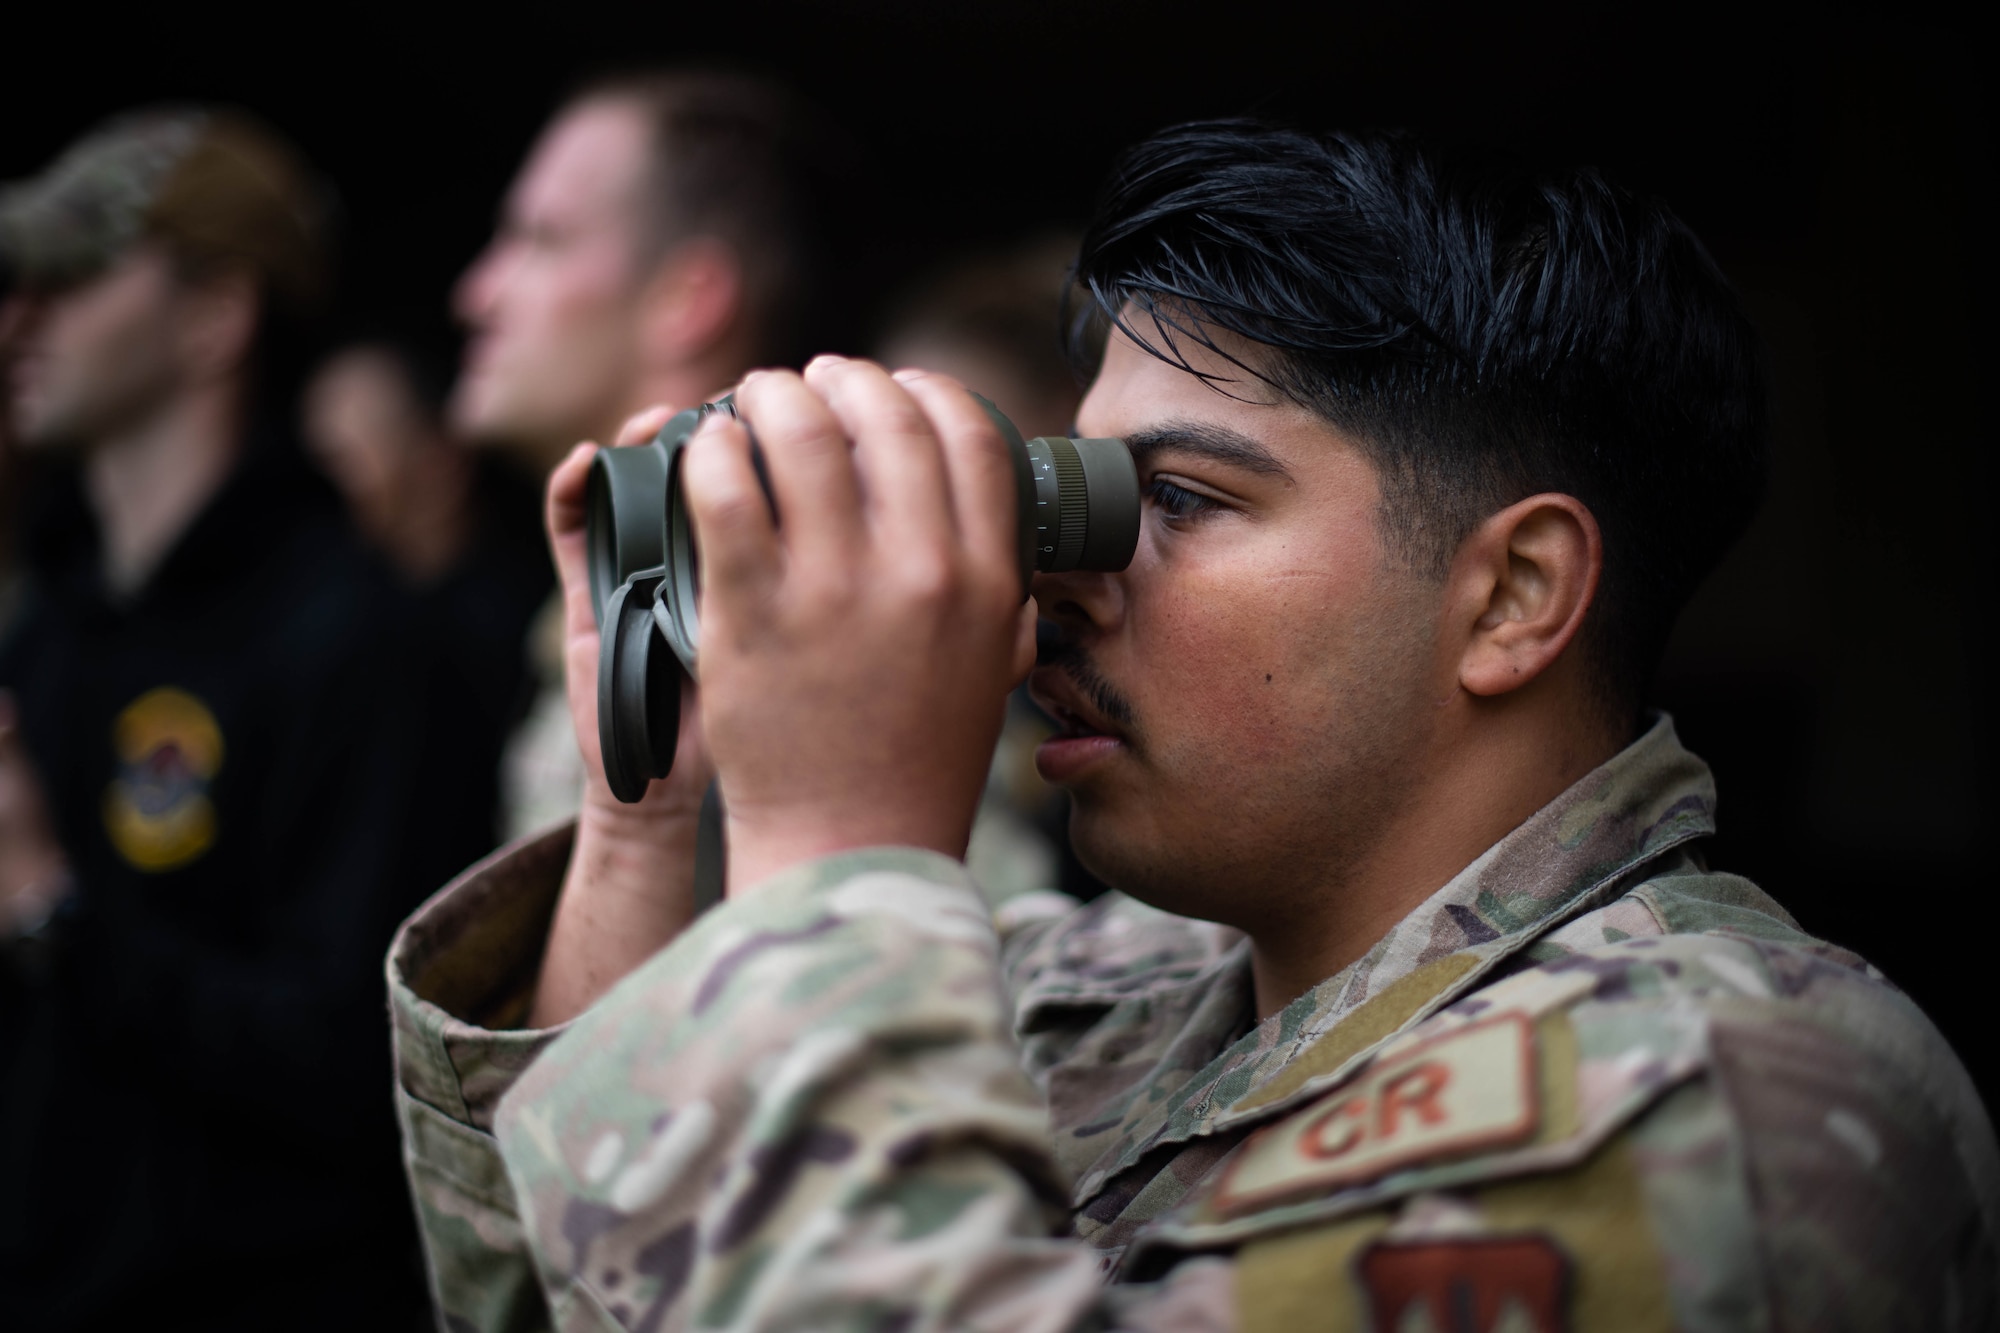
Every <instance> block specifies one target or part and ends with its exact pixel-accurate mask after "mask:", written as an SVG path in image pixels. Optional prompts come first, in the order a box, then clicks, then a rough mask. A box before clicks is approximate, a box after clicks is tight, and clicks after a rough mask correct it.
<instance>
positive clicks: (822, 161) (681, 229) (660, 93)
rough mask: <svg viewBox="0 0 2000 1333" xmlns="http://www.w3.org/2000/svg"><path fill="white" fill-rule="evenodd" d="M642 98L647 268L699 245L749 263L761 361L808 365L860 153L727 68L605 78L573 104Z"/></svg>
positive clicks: (797, 102)
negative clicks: (836, 226) (837, 217)
mask: <svg viewBox="0 0 2000 1333" xmlns="http://www.w3.org/2000/svg"><path fill="white" fill-rule="evenodd" d="M600 100H602V101H621V100H622V101H631V102H634V103H636V104H637V105H638V106H639V107H640V108H641V110H642V111H643V113H644V114H645V116H646V118H647V121H648V123H649V127H650V129H651V134H652V156H651V173H650V176H651V178H650V180H649V181H648V187H649V188H648V190H647V195H646V199H645V206H646V212H645V216H644V217H643V218H642V219H641V224H642V228H641V244H642V253H641V255H640V259H641V260H642V261H644V262H651V261H653V260H655V259H657V258H659V257H660V256H662V255H664V254H665V253H666V252H667V251H668V250H670V249H671V248H672V247H673V246H674V245H676V244H678V243H680V242H682V241H686V240H690V239H693V238H695V237H698V236H710V237H714V238H716V239H718V240H720V241H723V242H724V243H726V244H727V245H729V246H730V247H731V248H732V249H733V250H735V251H736V253H737V255H738V257H739V259H740V260H741V262H742V264H743V269H744V281H745V287H746V292H745V297H746V304H747V306H748V308H749V312H750V317H751V320H752V322H753V325H754V328H755V330H756V334H757V354H758V356H759V357H760V359H763V360H765V361H769V362H778V363H792V362H796V361H797V360H799V359H800V357H801V353H802V351H804V350H817V349H816V348H812V349H807V348H805V347H804V343H805V341H806V340H808V339H810V338H812V337H814V336H816V335H817V334H818V332H819V329H818V324H819V322H820V320H821V318H822V316H823V313H824V312H823V309H822V306H823V291H822V289H823V287H824V286H825V285H826V284H825V282H824V279H825V277H826V273H827V269H828V266H829V260H830V256H829V255H828V253H827V251H828V249H829V243H828V236H829V231H830V229H831V224H832V220H833V215H834V213H835V210H836V209H837V208H838V207H839V206H840V203H841V196H842V195H843V194H845V193H846V190H845V189H844V185H845V183H846V178H847V177H848V176H849V175H850V174H851V173H852V171H853V170H854V163H853V152H852V149H851V148H850V146H849V145H848V144H847V143H846V141H845V140H843V139H842V138H841V137H840V136H839V135H838V134H837V133H836V132H834V131H833V130H831V129H830V128H829V127H828V126H827V124H826V122H825V120H824V118H823V117H821V116H819V115H817V114H816V113H815V112H814V111H813V110H812V108H810V107H809V106H807V105H806V104H805V103H804V102H803V101H802V100H801V99H800V98H799V97H797V96H796V95H795V94H793V93H792V92H790V91H789V90H788V89H786V88H784V87H782V86H780V85H778V84H776V83H772V82H770V81H768V80H765V79H761V78H757V77H753V76H750V75H746V74H736V73H730V72H725V71H717V70H697V69H690V70H641V71H627V72H621V73H613V74H608V75H602V76H599V77H597V78H594V79H592V80H590V81H589V82H587V83H585V84H584V85H582V87H581V88H580V89H578V91H577V92H576V94H575V95H574V96H573V97H572V98H571V99H570V104H571V105H575V104H576V103H579V102H586V101H600Z"/></svg>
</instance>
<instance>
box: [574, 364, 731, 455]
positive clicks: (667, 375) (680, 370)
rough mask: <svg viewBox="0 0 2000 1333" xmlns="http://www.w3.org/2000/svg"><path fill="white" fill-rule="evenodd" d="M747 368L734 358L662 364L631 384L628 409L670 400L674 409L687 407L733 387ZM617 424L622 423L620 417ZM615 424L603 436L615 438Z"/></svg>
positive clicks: (636, 408) (712, 398) (719, 394)
mask: <svg viewBox="0 0 2000 1333" xmlns="http://www.w3.org/2000/svg"><path fill="white" fill-rule="evenodd" d="M747 369H748V366H747V365H746V364H738V363H737V362H736V361H734V360H728V361H720V360H715V359H709V360H703V361H699V362H688V363H685V364H682V365H675V366H662V367H659V368H657V369H655V370H652V371H650V372H648V373H646V374H645V375H643V376H641V377H640V380H639V383H638V384H637V385H636V386H635V387H634V391H633V395H632V398H633V401H632V405H631V407H630V411H631V412H640V411H643V410H645V409H646V408H648V407H651V406H653V405H654V404H655V403H671V404H672V405H673V406H674V407H675V408H676V409H682V410H684V409H686V408H690V407H695V406H698V405H700V404H702V403H707V402H712V401H714V400H715V399H717V398H720V397H721V396H722V395H723V394H725V393H728V392H729V391H730V390H731V389H733V388H735V387H736V381H737V380H739V379H741V378H742V377H743V372H744V371H745V370H747ZM619 424H620V425H622V424H623V421H622V420H621V421H620V422H619ZM617 433H618V432H617V428H616V427H615V426H614V427H613V428H612V432H611V434H610V435H607V436H605V437H604V438H606V439H612V438H615V437H616V435H617Z"/></svg>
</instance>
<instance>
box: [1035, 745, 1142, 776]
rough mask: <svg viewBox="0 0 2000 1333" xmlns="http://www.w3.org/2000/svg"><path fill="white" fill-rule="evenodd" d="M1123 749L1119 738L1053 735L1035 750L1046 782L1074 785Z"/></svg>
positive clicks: (1038, 765) (1037, 768)
mask: <svg viewBox="0 0 2000 1333" xmlns="http://www.w3.org/2000/svg"><path fill="white" fill-rule="evenodd" d="M1124 748H1125V742H1124V741H1121V740H1119V739H1118V738H1117V737H1116V736H1052V737H1050V738H1049V739H1048V740H1045V741H1043V742H1042V743H1041V744H1040V745H1039V746H1037V747H1036V748H1035V771H1036V772H1038V773H1040V774H1041V775H1042V779H1043V780H1044V781H1046V782H1056V783H1062V782H1073V781H1075V780H1076V779H1077V778H1080V777H1082V776H1083V775H1084V774H1085V773H1086V772H1088V771H1089V770H1090V769H1091V768H1092V767H1093V766H1095V765H1097V764H1101V763H1103V762H1105V761H1106V760H1108V759H1109V758H1110V757H1111V756H1112V755H1113V754H1115V753H1116V752H1118V751H1120V750H1123V749H1124Z"/></svg>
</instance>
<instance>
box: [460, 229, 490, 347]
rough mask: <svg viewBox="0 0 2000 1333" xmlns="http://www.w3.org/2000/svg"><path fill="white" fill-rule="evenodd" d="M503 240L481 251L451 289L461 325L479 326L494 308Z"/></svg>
mask: <svg viewBox="0 0 2000 1333" xmlns="http://www.w3.org/2000/svg"><path fill="white" fill-rule="evenodd" d="M499 268H500V243H499V242H498V241H497V240H496V241H494V242H493V243H492V244H490V245H488V246H487V247H486V248H485V249H484V250H482V251H480V252H479V257H478V258H477V259H474V260H473V261H472V263H471V265H470V266H468V267H467V268H466V270H465V272H464V273H463V274H461V275H460V276H459V279H458V283H457V285H456V286H454V287H453V288H452V289H451V312H452V314H454V315H456V316H458V321H459V323H461V324H464V325H467V326H469V327H472V328H477V327H478V326H479V325H480V324H482V323H484V322H485V321H486V319H487V317H488V315H489V314H490V313H491V311H492V309H493V298H494V292H495V290H496V288H497V286H498V281H497V279H498V275H499Z"/></svg>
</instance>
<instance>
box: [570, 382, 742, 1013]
mask: <svg viewBox="0 0 2000 1333" xmlns="http://www.w3.org/2000/svg"><path fill="white" fill-rule="evenodd" d="M673 411H674V409H671V408H666V407H656V408H652V409H650V410H648V411H646V412H642V413H640V414H639V415H638V416H635V417H633V418H632V419H631V420H630V421H627V422H626V423H625V428H624V429H623V430H621V431H620V432H619V433H618V443H619V445H620V446H626V445H634V444H643V443H644V442H645V441H647V440H650V439H651V438H652V437H653V436H654V435H655V434H657V433H658V432H659V429H660V427H661V426H662V425H664V424H666V421H667V418H668V417H670V416H672V415H673ZM596 453H597V446H596V445H594V444H580V445H578V446H577V447H576V448H575V449H574V450H572V451H571V452H570V455H569V457H568V458H566V459H564V460H563V461H562V463H561V465H559V466H558V467H557V468H556V470H555V471H554V472H553V473H552V474H550V476H549V491H548V510H547V521H548V529H549V549H550V552H551V553H552V554H553V555H554V557H555V562H556V574H557V577H558V578H559V579H560V580H561V584H562V597H563V669H564V678H565V684H566V685H567V688H568V691H569V711H570V719H571V721H572V722H574V723H575V725H576V741H577V746H578V748H580V749H581V750H582V752H583V767H584V772H585V774H586V777H585V780H584V789H583V808H582V812H581V813H580V815H579V816H578V819H577V829H576V847H575V850H574V851H572V852H571V854H570V863H569V873H568V875H567V876H566V877H565V878H564V881H563V890H562V899H561V902H560V903H559V904H558V905H557V908H556V918H555V924H554V925H553V927H552V928H551V929H550V932H549V947H548V952H547V954H545V955H544V957H543V960H542V973H541V978H540V980H539V981H538V982H537V984H536V987H535V1003H534V1007H533V1011H532V1013H531V1014H530V1023H531V1024H532V1025H533V1026H536V1027H547V1026H550V1025H552V1024H555V1023H560V1022H564V1021H566V1020H568V1019H570V1018H574V1017H575V1016H576V1015H577V1014H579V1013H581V1012H583V1010H584V1009H586V1008H587V1007H589V1006H590V1005H591V1004H592V1003H593V1002H595V1001H596V999H597V997H598V996H600V995H602V994H603V993H604V992H605V991H607V990H609V989H610V988H611V986H612V985H613V984H614V983H615V982H617V981H618V979H619V978H620V977H623V976H624V975H625V974H626V973H627V972H630V971H631V970H632V969H633V968H635V967H637V966H638V965H639V964H640V963H643V962H644V961H645V960H646V959H647V958H649V957H651V956H652V955H653V954H654V953H655V952H656V951H658V950H659V949H660V948H661V947H662V946H663V945H665V944H667V943H668V942H669V941H671V940H672V939H673V938H674V936H675V935H677V934H679V933H680V931H681V930H682V928H683V927H685V926H686V925H687V923H688V922H689V921H691V920H693V919H694V910H695V909H694V845H695V826H696V823H697V821H698V819H699V817H700V814H701V798H702V793H703V792H704V791H706V790H707V788H708V784H709V781H710V779H711V778H712V777H713V776H714V769H713V767H712V766H711V765H710V764H709V761H708V755H707V752H706V750H705V749H704V747H703V745H702V736H701V717H700V709H699V705H698V701H697V699H696V697H695V694H694V691H693V689H692V687H689V688H688V689H686V690H685V691H684V692H683V695H682V699H681V729H680V738H679V741H678V745H677V748H676V749H675V751H674V768H673V772H671V773H670V774H668V775H667V776H666V777H664V778H661V779H659V780H658V781H655V782H652V783H650V784H648V786H647V788H646V795H645V798H644V799H643V800H641V801H639V802H638V803H637V804H636V805H626V804H624V803H623V802H621V801H619V800H618V799H617V798H616V797H614V796H613V795H612V794H611V788H610V785H609V784H608V783H606V782H605V779H604V757H603V754H602V753H601V752H600V750H599V747H598V741H597V653H598V634H597V619H596V615H595V613H594V611H593V609H592V608H593V605H594V603H593V601H592V598H591V594H590V566H589V556H588V550H587V547H586V544H585V537H584V514H585V505H584V489H585V483H586V482H587V481H588V479H589V476H590V460H591V458H592V457H593V456H594V455H595V454H596Z"/></svg>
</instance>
